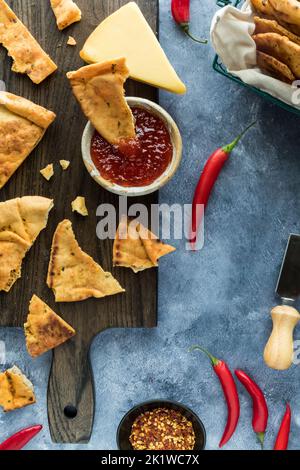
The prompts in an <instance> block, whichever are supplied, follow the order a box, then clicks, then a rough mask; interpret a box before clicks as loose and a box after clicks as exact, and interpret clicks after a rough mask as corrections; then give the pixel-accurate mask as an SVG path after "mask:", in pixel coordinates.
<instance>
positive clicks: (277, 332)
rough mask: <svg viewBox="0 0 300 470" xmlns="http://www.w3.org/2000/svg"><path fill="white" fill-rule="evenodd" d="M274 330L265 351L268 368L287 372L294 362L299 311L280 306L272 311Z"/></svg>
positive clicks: (299, 318) (299, 317) (287, 306)
mask: <svg viewBox="0 0 300 470" xmlns="http://www.w3.org/2000/svg"><path fill="white" fill-rule="evenodd" d="M271 317H272V321H273V330H272V333H271V336H270V338H269V341H268V342H267V344H266V347H265V350H264V360H265V363H266V364H267V366H268V367H271V368H272V369H276V370H285V369H288V368H289V367H290V366H291V365H292V361H293V350H294V341H293V332H294V329H295V326H296V325H297V323H298V322H299V320H300V315H299V312H298V310H296V309H295V308H293V307H290V306H289V305H279V306H278V307H274V308H273V309H272V310H271Z"/></svg>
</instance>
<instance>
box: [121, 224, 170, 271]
mask: <svg viewBox="0 0 300 470" xmlns="http://www.w3.org/2000/svg"><path fill="white" fill-rule="evenodd" d="M173 251H175V248H174V247H173V246H170V245H166V244H165V243H162V242H161V241H160V240H159V239H158V238H157V237H156V235H154V234H153V233H152V232H150V230H147V229H146V228H145V227H144V226H143V225H142V224H140V223H139V222H136V221H130V219H128V218H127V217H126V216H123V217H122V219H121V221H120V225H119V227H118V230H117V233H116V238H115V242H114V247H113V264H114V266H122V267H124V268H131V269H132V270H133V271H134V272H135V273H137V272H139V271H144V270H145V269H149V268H154V267H156V266H158V259H159V258H161V257H162V256H164V255H167V254H168V253H172V252H173Z"/></svg>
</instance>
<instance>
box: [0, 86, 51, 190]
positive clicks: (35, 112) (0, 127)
mask: <svg viewBox="0 0 300 470" xmlns="http://www.w3.org/2000/svg"><path fill="white" fill-rule="evenodd" d="M54 119H55V114H54V113H52V112H51V111H48V110H47V109H45V108H43V107H42V106H38V105H37V104H34V103H32V102H31V101H29V100H26V99H25V98H22V97H21V96H16V95H13V94H12V93H7V92H5V91H0V189H1V188H3V186H4V185H5V184H6V183H7V181H8V180H9V178H10V177H11V176H12V175H13V174H14V172H15V171H16V170H17V169H18V168H19V166H20V165H21V164H22V163H23V162H24V160H25V159H26V158H27V157H28V155H30V153H31V152H32V150H33V149H34V148H35V147H36V146H37V145H38V143H39V142H40V140H41V139H42V137H43V136H44V134H45V132H46V130H47V128H48V127H49V126H50V124H51V123H52V122H53V121H54Z"/></svg>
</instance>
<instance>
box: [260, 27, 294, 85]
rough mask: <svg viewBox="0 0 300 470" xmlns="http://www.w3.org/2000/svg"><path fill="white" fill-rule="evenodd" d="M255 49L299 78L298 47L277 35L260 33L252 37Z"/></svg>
mask: <svg viewBox="0 0 300 470" xmlns="http://www.w3.org/2000/svg"><path fill="white" fill-rule="evenodd" d="M252 38H253V39H254V41H255V43H256V48H257V50H258V51H260V52H264V53H265V54H268V55H270V56H272V57H275V59H277V60H279V61H280V62H283V63H284V64H285V65H287V66H288V67H289V69H290V70H291V71H292V73H293V74H294V75H295V77H296V78H300V46H298V44H295V43H294V42H292V41H290V40H289V39H288V38H287V37H285V36H280V34H277V33H262V34H255V35H254V36H252Z"/></svg>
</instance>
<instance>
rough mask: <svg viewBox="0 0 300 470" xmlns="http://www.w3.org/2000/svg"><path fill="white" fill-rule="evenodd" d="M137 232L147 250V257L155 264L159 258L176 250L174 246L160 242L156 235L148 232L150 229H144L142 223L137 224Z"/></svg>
mask: <svg viewBox="0 0 300 470" xmlns="http://www.w3.org/2000/svg"><path fill="white" fill-rule="evenodd" d="M138 232H139V235H140V238H141V240H142V243H143V245H144V247H145V250H146V252H147V255H148V258H149V259H150V260H151V261H152V263H153V264H154V265H155V266H158V260H159V258H161V257H162V256H165V255H168V254H169V253H173V252H174V251H176V248H174V247H173V246H171V245H167V244H165V243H163V242H161V241H160V240H159V238H158V237H157V236H156V235H154V234H153V233H152V232H150V230H148V229H146V228H145V227H144V226H143V225H142V224H139V226H138Z"/></svg>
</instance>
